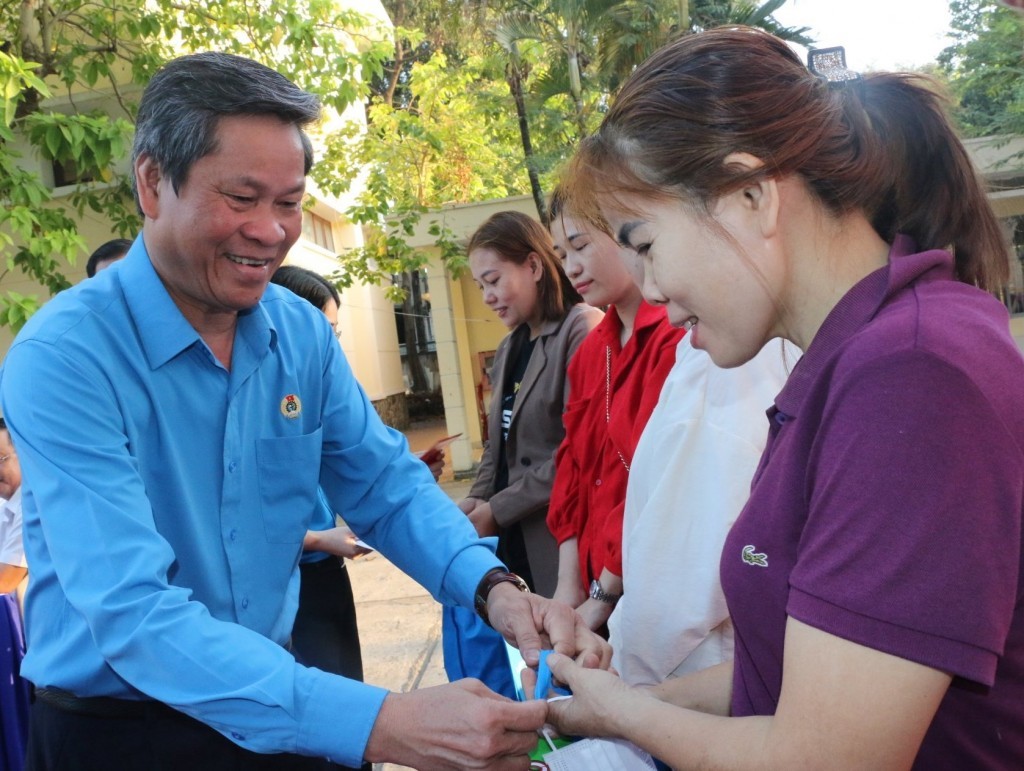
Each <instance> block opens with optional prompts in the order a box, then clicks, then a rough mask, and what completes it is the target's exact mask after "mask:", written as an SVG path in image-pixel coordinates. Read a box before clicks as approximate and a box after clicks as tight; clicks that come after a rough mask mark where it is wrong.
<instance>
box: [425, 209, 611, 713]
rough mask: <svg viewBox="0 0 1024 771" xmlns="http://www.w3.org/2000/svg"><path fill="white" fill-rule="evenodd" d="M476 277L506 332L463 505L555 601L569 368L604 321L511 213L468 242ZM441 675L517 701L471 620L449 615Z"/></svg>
mask: <svg viewBox="0 0 1024 771" xmlns="http://www.w3.org/2000/svg"><path fill="white" fill-rule="evenodd" d="M468 252H469V265H470V269H471V271H472V273H473V279H474V280H475V281H476V284H477V286H479V287H480V291H481V292H482V293H483V299H484V303H485V304H486V305H487V307H489V308H490V309H491V310H493V311H494V312H495V313H496V314H497V315H498V318H499V319H500V320H501V322H502V323H503V324H504V325H505V326H506V327H507V328H508V329H509V330H510V334H509V335H508V336H506V337H505V339H504V340H502V341H501V343H500V344H499V345H498V349H497V351H496V352H495V356H494V365H493V369H492V382H493V383H494V384H495V391H494V395H493V397H492V399H491V405H490V410H489V414H488V435H489V441H488V443H487V445H486V447H485V448H484V453H483V457H482V458H481V461H480V469H479V471H478V472H477V476H476V481H475V482H474V483H473V487H472V488H471V490H470V492H469V496H468V497H467V498H465V499H464V500H463V501H461V502H460V503H459V508H461V509H462V510H463V511H464V512H466V515H467V516H468V517H469V518H470V520H471V521H472V522H473V525H474V526H475V527H476V529H477V532H478V533H479V534H480V536H481V537H488V536H497V537H498V540H497V550H498V556H499V557H500V558H501V559H502V560H503V561H504V562H505V564H506V565H508V567H509V569H510V570H511V571H513V572H515V573H518V574H519V575H521V576H522V577H523V578H524V579H525V580H526V583H527V584H528V585H529V586H530V589H531V591H534V592H537V593H539V594H542V595H544V596H547V597H550V596H551V595H552V593H553V592H554V589H555V585H556V583H557V578H558V547H557V545H556V544H555V540H554V538H553V537H552V535H551V533H550V531H549V530H548V528H547V524H546V522H545V519H546V517H547V506H548V499H549V498H550V496H551V485H552V482H553V480H554V476H555V464H554V454H555V451H556V450H557V449H558V446H559V444H560V443H561V441H562V438H563V436H564V429H563V427H562V412H563V409H564V406H565V403H566V399H567V396H568V381H567V380H566V375H565V373H566V368H567V367H568V365H569V360H570V359H571V358H572V355H573V354H574V353H575V351H576V349H577V347H579V344H580V343H581V342H582V341H583V338H584V337H586V335H587V333H588V332H589V331H590V330H591V329H593V328H594V327H595V326H596V325H597V323H598V322H599V321H600V320H601V317H602V313H601V311H599V310H597V309H596V308H591V307H589V306H587V305H585V304H584V303H583V299H582V297H580V295H579V293H578V292H577V291H576V290H575V289H574V288H573V287H572V284H571V283H570V281H569V279H568V278H567V277H566V275H565V273H564V272H563V271H562V268H561V266H560V265H559V261H558V258H557V256H556V254H555V250H554V245H553V243H552V241H551V236H550V234H549V233H548V232H547V230H546V229H545V228H544V227H543V226H542V225H541V224H540V223H539V222H537V221H535V220H533V219H531V218H530V217H528V216H527V215H525V214H521V213H519V212H514V211H506V212H499V213H497V214H495V215H493V216H492V217H491V218H490V219H488V220H487V221H486V222H484V224H483V225H481V226H480V228H479V229H478V230H477V231H476V233H474V234H473V237H472V238H471V239H470V242H469V249H468ZM443 632H444V652H445V669H446V670H447V672H448V676H449V678H450V679H452V680H456V679H459V678H461V677H477V678H479V679H481V680H483V681H484V682H485V683H487V685H489V686H490V687H491V688H492V689H494V690H496V691H498V692H499V693H503V694H505V695H506V696H509V697H511V698H515V690H514V687H513V685H512V680H511V676H510V674H509V667H508V662H507V659H506V654H505V647H504V643H503V642H502V639H501V637H500V635H498V634H497V633H496V632H494V631H493V630H491V629H489V628H487V627H486V626H484V625H483V624H482V622H479V619H477V618H476V616H475V614H473V613H462V612H460V610H459V609H452V608H445V616H444V626H443Z"/></svg>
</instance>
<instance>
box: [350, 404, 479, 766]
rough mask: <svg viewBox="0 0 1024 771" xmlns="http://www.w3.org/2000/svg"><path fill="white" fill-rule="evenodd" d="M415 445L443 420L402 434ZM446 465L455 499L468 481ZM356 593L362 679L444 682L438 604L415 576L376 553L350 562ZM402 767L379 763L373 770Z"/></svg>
mask: <svg viewBox="0 0 1024 771" xmlns="http://www.w3.org/2000/svg"><path fill="white" fill-rule="evenodd" d="M406 436H407V437H408V438H409V445H410V447H411V449H413V450H423V449H426V448H427V447H429V446H430V444H431V443H433V441H434V440H435V439H436V438H439V437H441V436H444V423H443V422H441V423H438V424H436V425H427V426H423V425H421V426H417V427H416V428H414V429H413V430H412V431H409V432H407V433H406ZM451 476H452V474H451V469H445V473H444V474H442V476H441V486H442V487H443V488H444V489H445V492H447V493H448V495H449V496H450V497H451V498H452V499H453V500H460V499H461V498H463V497H465V495H466V493H467V492H468V490H469V485H470V483H469V482H468V481H452V479H451ZM348 569H349V573H350V575H351V578H352V589H353V592H354V593H355V598H356V614H357V617H358V619H359V636H360V641H361V643H362V649H363V669H364V672H365V676H366V681H367V682H369V683H373V684H374V685H379V686H382V687H384V688H387V689H389V690H392V691H400V692H405V691H411V690H414V689H416V688H424V687H429V686H432V685H440V684H442V683H446V682H448V678H447V677H445V674H444V664H443V661H442V656H441V611H440V605H438V603H437V602H435V601H434V598H433V597H431V596H430V595H429V594H427V592H426V591H425V590H424V589H423V588H422V587H421V586H420V585H419V584H417V583H416V582H415V581H413V580H411V579H409V578H407V577H406V576H405V574H403V573H402V572H401V571H400V570H398V568H396V567H395V566H394V565H392V564H391V563H390V562H388V560H387V559H385V558H384V557H382V556H380V555H379V554H372V555H367V556H366V557H361V558H359V559H358V560H354V561H352V562H349V568H348ZM404 768H405V767H404V766H397V765H394V764H390V763H384V764H377V765H375V766H374V771H399V769H404Z"/></svg>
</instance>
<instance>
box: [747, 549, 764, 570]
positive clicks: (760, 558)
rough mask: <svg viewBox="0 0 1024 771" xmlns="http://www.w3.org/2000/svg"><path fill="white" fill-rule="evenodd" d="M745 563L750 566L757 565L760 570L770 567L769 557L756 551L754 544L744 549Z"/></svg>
mask: <svg viewBox="0 0 1024 771" xmlns="http://www.w3.org/2000/svg"><path fill="white" fill-rule="evenodd" d="M743 561H744V562H746V563H747V564H748V565H756V566H757V567H759V568H766V567H768V555H767V554H764V553H758V552H756V551H754V545H753V544H747V545H746V546H744V547H743Z"/></svg>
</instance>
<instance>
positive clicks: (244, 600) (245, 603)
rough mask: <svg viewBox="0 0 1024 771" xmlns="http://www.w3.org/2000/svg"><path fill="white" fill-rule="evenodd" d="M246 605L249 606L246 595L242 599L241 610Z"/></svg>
mask: <svg viewBox="0 0 1024 771" xmlns="http://www.w3.org/2000/svg"><path fill="white" fill-rule="evenodd" d="M248 607H249V598H248V597H246V598H245V599H243V600H242V610H245V609H246V608H248Z"/></svg>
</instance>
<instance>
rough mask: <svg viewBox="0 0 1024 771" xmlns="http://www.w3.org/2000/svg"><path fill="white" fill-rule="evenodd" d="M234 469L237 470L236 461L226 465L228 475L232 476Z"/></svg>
mask: <svg viewBox="0 0 1024 771" xmlns="http://www.w3.org/2000/svg"><path fill="white" fill-rule="evenodd" d="M236 468H238V462H237V461H231V462H230V463H229V464H228V473H229V474H233V473H234V471H235V469H236Z"/></svg>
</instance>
